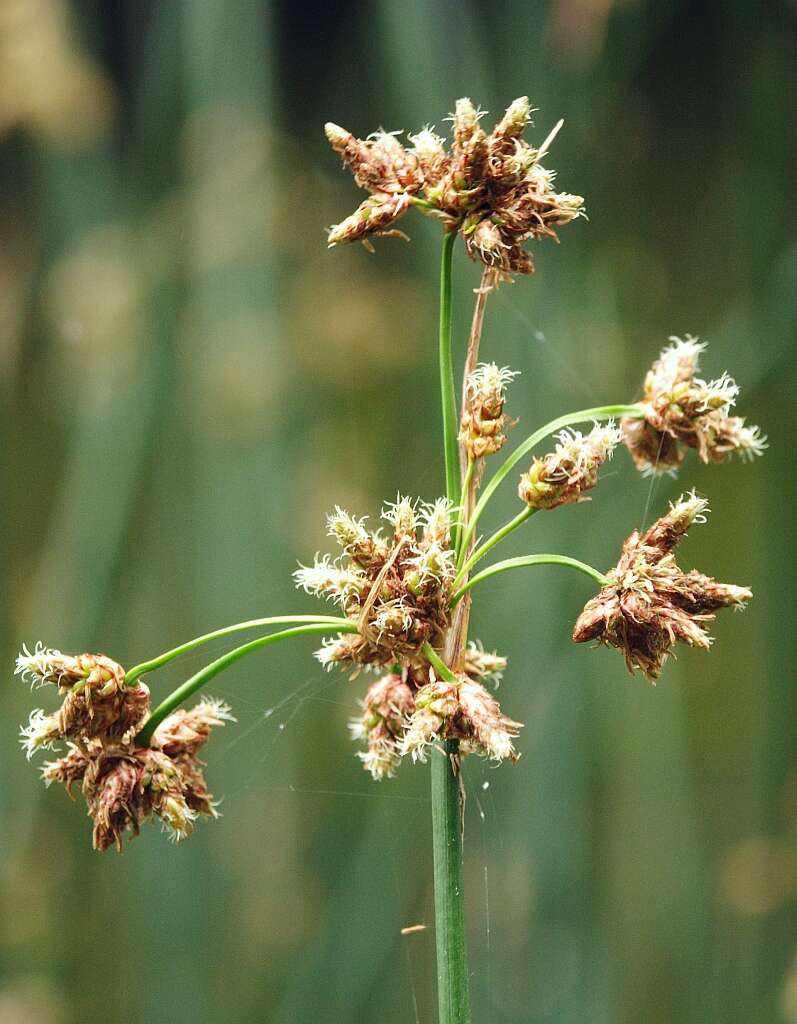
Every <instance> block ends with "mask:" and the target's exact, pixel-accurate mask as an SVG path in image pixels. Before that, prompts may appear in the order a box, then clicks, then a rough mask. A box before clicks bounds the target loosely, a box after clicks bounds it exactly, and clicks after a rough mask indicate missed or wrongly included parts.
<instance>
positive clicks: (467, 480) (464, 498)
mask: <svg viewBox="0 0 797 1024" xmlns="http://www.w3.org/2000/svg"><path fill="white" fill-rule="evenodd" d="M475 469H476V463H475V461H474V460H473V459H468V468H467V469H466V470H465V475H464V476H463V478H462V488H461V489H460V492H459V511H458V513H457V516H458V519H459V521H460V523H462V524H463V525H464V522H465V513H466V511H467V507H466V506H467V504H468V493H469V491H470V485H471V483H472V482H473V473H474V471H475ZM460 528H461V527H460V526H455V527H454V530H453V531H452V532H453V534H454V551H455V552H456V553H457V554H459V532H460Z"/></svg>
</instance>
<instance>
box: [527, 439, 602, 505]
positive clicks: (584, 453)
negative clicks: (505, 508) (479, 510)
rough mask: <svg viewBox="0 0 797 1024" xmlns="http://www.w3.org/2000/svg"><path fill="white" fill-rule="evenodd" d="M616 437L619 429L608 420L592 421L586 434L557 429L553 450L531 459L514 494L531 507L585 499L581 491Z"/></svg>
mask: <svg viewBox="0 0 797 1024" xmlns="http://www.w3.org/2000/svg"><path fill="white" fill-rule="evenodd" d="M620 440H621V433H620V430H619V429H618V428H617V427H616V426H615V425H614V423H613V422H612V421H611V420H610V421H609V422H608V423H596V424H595V426H594V427H593V429H592V430H591V431H590V432H589V434H586V435H584V434H582V433H581V432H580V431H578V430H563V431H561V433H559V434H557V441H558V443H557V445H556V447H555V448H554V450H553V451H552V452H549V454H547V455H544V456H542V458H539V457H537V458H535V459H534V461H533V462H532V464H531V468H530V469H529V471H528V473H524V474H523V475H522V476H521V478H520V485H519V487H518V497H519V498H520V500H521V501H523V502H525V503H526V504H527V505H528V506H529V507H530V508H533V509H551V508H558V507H559V506H560V505H569V504H571V503H572V502H575V501H588V500H589V499H588V498H585V497H584V491H588V490H589V489H590V488H592V487H594V486H595V485H596V484H597V482H598V469H599V468H600V467H601V466H602V465H603V463H604V462H606V461H607V459H610V458H611V457H612V452H613V451H614V448H615V447H616V445H617V444H619V442H620Z"/></svg>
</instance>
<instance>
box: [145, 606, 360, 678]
mask: <svg viewBox="0 0 797 1024" xmlns="http://www.w3.org/2000/svg"><path fill="white" fill-rule="evenodd" d="M347 621H348V620H347V619H341V618H339V617H337V616H335V615H277V616H272V617H270V618H267V619H249V621H248V622H234V623H233V624H232V625H231V626H223V627H222V628H221V629H214V630H213V632H212V633H204V634H203V635H202V636H197V637H194V639H193V640H188V641H187V642H186V643H184V644H180V646H179V647H173V648H172V649H171V650H170V651H165V652H164V653H163V654H159V655H158V657H157V658H152V659H151V660H150V661H142V662H141V664H140V665H134V666H133V668H131V669H130V671H129V672H127V673H126V675H125V685H126V686H130V685H132V684H133V683H134V682H135V681H136V679H138V678H139V676H143V675H144V673H145V672H154V671H155V669H156V668H160V667H161V665H166V664H167V663H168V662H170V661H172V660H173V659H174V658H179V657H180V655H181V654H187V653H188V652H189V651H193V650H194V649H195V648H197V647H201V646H202V644H206V643H208V642H209V641H211V640H218V639H219V638H220V637H224V636H229V635H230V634H231V633H241V632H243V631H244V630H246V629H255V628H257V627H260V626H283V625H285V626H287V625H288V624H289V623H293V622H329V623H332V624H334V623H343V622H347Z"/></svg>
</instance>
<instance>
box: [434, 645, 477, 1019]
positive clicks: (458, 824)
mask: <svg viewBox="0 0 797 1024" xmlns="http://www.w3.org/2000/svg"><path fill="white" fill-rule="evenodd" d="M423 653H424V655H425V656H426V658H427V660H428V661H429V664H430V665H431V666H432V668H434V670H435V672H437V674H438V675H439V676H440V678H441V679H445V680H446V682H449V683H456V682H457V677H456V675H455V674H454V673H453V672H452V671H451V669H450V668H449V667H448V665H446V663H445V662H444V661H443V659H442V658H441V657H440V655H439V654H438V653H437V651H435V649H434V648H433V647H432V645H431V644H429V643H425V644H424V645H423ZM458 757H459V740H443V742H442V744H441V746H439V747H435V748H434V750H433V751H432V852H433V855H434V914H435V940H436V945H437V1001H438V1010H439V1016H438V1021H439V1024H470V996H469V993H468V952H467V947H466V944H465V900H464V890H463V883H462V802H461V795H460V780H459V759H458Z"/></svg>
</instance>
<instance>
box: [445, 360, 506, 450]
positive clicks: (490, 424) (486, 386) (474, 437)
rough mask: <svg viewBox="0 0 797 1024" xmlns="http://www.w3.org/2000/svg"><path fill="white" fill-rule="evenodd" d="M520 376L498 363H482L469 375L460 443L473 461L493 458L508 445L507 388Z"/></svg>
mask: <svg viewBox="0 0 797 1024" xmlns="http://www.w3.org/2000/svg"><path fill="white" fill-rule="evenodd" d="M517 376H518V371H516V370H510V369H509V367H508V366H502V367H499V366H497V365H496V364H495V363H481V364H480V365H479V366H477V367H476V369H475V370H474V371H473V373H471V374H469V375H468V378H467V380H466V381H465V396H464V397H465V400H464V403H463V410H462V420H461V422H460V430H459V440H460V443H461V444H462V445H463V446H464V448H465V451H466V452H467V454H468V458H469V459H471V460H475V459H481V458H483V457H484V456H486V455H492V454H494V453H495V452H498V451H500V450H501V448H503V446H504V444H505V443H506V434H505V432H504V430H505V427H506V426H507V417H506V416H505V415H504V403H505V401H506V387H507V384H509V383H510V382H511V381H512V380H513V379H514V378H515V377H517ZM510 425H511V424H510Z"/></svg>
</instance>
